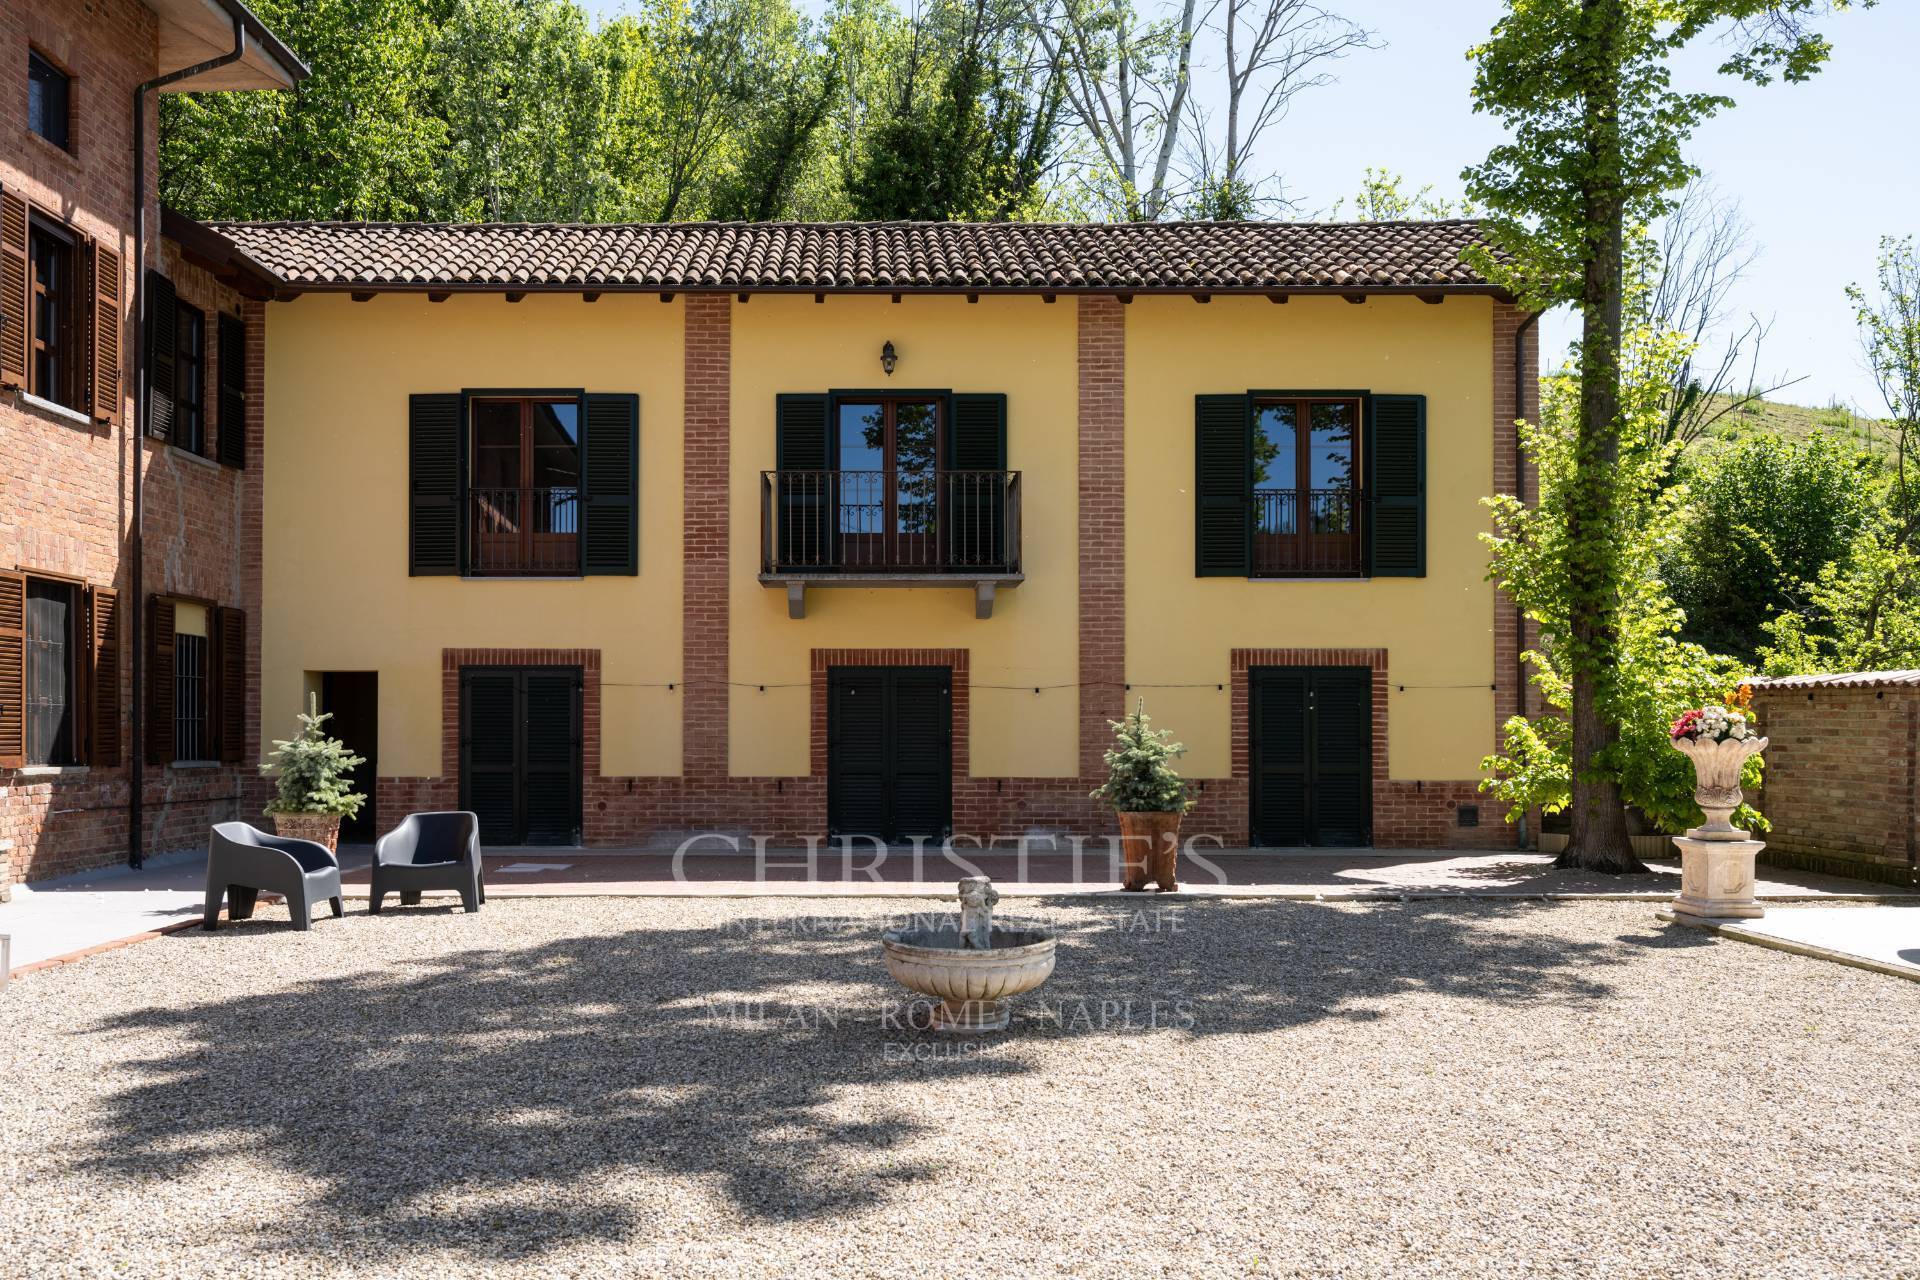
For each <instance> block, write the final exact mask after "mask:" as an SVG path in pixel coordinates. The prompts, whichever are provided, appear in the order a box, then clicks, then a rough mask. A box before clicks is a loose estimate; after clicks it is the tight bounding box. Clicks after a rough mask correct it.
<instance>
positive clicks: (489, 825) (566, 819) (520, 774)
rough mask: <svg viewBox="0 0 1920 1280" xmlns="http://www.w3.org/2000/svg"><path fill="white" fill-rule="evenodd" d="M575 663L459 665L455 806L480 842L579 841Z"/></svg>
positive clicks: (578, 686) (578, 685)
mask: <svg viewBox="0 0 1920 1280" xmlns="http://www.w3.org/2000/svg"><path fill="white" fill-rule="evenodd" d="M581 684H582V679H581V674H580V668H578V667H463V668H461V670H460V806H461V807H462V808H463V809H468V810H471V811H472V812H473V813H475V814H477V815H478V816H479V818H480V839H481V841H482V843H485V844H495V845H500V844H506V845H513V844H561V845H573V844H579V843H580V773H581V767H580V742H581V735H580V689H581Z"/></svg>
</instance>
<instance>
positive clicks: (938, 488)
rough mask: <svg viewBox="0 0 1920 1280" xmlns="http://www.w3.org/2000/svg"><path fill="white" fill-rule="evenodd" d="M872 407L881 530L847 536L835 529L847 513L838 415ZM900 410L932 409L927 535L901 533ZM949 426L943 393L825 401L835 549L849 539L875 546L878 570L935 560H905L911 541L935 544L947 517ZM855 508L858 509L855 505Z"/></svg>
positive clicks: (868, 394) (845, 395)
mask: <svg viewBox="0 0 1920 1280" xmlns="http://www.w3.org/2000/svg"><path fill="white" fill-rule="evenodd" d="M864 404H877V405H879V406H880V414H881V424H882V430H883V431H884V432H885V436H884V439H883V441H882V444H881V455H882V457H883V459H884V461H883V463H882V466H881V468H880V474H881V475H882V476H883V477H885V479H884V480H883V482H882V485H881V502H880V506H881V512H880V530H879V532H878V533H877V534H876V533H873V532H871V531H862V532H860V533H856V534H849V533H848V532H847V531H846V530H845V529H842V528H841V527H840V514H839V513H840V512H841V511H844V510H846V509H847V506H848V503H847V501H846V491H845V487H844V486H845V484H846V479H845V477H846V475H847V468H846V467H845V466H844V465H842V464H843V459H842V458H841V457H840V411H841V410H842V409H843V408H845V407H846V406H848V405H864ZM902 405H932V406H933V505H934V512H933V528H932V530H930V531H925V532H916V533H909V532H906V531H904V530H902V529H901V528H900V451H899V436H898V428H899V422H900V407H901V406H902ZM952 423H953V392H952V391H950V390H942V391H904V390H903V391H893V390H888V391H834V392H831V393H829V394H828V396H827V447H828V449H829V450H830V452H831V453H832V462H833V467H832V468H831V470H832V473H833V475H834V476H835V477H837V479H836V482H835V492H836V493H837V494H838V495H839V505H838V506H837V507H836V508H835V510H834V512H833V514H832V515H831V516H829V519H830V520H831V521H832V522H833V528H834V533H833V537H834V540H835V542H836V544H845V543H846V542H847V540H848V539H849V538H852V537H864V538H870V539H873V540H874V541H875V543H876V546H875V553H876V554H875V555H874V556H873V557H872V561H873V563H875V564H880V565H895V564H909V563H916V562H918V561H919V560H925V559H928V558H929V555H930V554H931V555H932V556H933V558H937V554H936V553H927V552H922V553H921V554H920V555H918V556H913V555H909V554H908V551H907V548H908V547H909V546H910V545H911V544H910V542H909V540H910V539H922V540H928V539H932V538H937V537H938V536H939V533H940V531H941V530H944V529H945V528H946V521H947V514H948V513H947V512H946V511H944V510H942V508H943V507H944V505H945V504H944V503H943V502H942V490H943V489H944V487H945V486H944V485H943V484H942V482H941V477H942V476H943V475H945V474H946V472H947V471H948V470H949V468H948V466H947V435H948V433H949V432H950V431H951V430H952ZM854 505H855V506H858V505H859V504H854Z"/></svg>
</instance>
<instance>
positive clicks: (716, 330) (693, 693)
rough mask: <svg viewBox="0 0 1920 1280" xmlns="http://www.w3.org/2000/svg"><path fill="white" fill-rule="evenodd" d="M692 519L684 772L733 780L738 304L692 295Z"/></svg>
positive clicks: (687, 540)
mask: <svg viewBox="0 0 1920 1280" xmlns="http://www.w3.org/2000/svg"><path fill="white" fill-rule="evenodd" d="M683 305H684V306H685V308H686V430H685V440H684V443H683V449H684V453H685V463H684V467H683V470H682V477H683V485H682V487H683V490H684V493H685V499H684V500H685V504H686V515H685V519H684V534H683V539H684V541H683V548H684V550H683V555H684V572H685V583H684V586H683V588H682V589H683V592H684V596H683V599H682V604H681V636H680V647H681V654H682V657H681V674H682V678H683V679H684V680H685V681H686V686H685V689H684V696H683V697H682V699H681V708H682V710H681V716H682V720H681V730H680V734H681V749H680V759H681V770H682V772H683V773H684V775H685V777H686V779H687V780H688V781H689V782H691V781H693V780H695V779H701V780H708V779H723V778H725V777H726V776H727V768H728V765H727V707H728V699H727V663H728V654H727V649H728V646H727V639H728V636H727V628H728V625H729V619H728V606H727V538H728V536H729V530H730V521H729V520H728V510H727V502H728V491H727V490H728V486H727V466H728V457H729V453H730V450H729V436H730V434H731V431H732V410H731V407H730V406H731V395H732V389H731V380H732V367H731V366H732V350H733V309H732V308H733V300H732V299H731V298H729V297H728V296H727V295H726V294H687V295H685V297H684V298H683Z"/></svg>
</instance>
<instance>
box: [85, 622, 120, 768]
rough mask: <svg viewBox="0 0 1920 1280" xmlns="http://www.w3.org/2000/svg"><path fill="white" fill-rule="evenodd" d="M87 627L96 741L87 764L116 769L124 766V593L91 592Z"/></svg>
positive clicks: (92, 745) (94, 736) (89, 749)
mask: <svg viewBox="0 0 1920 1280" xmlns="http://www.w3.org/2000/svg"><path fill="white" fill-rule="evenodd" d="M87 626H88V630H89V631H90V632H91V633H92V637H91V638H92V644H93V652H92V659H93V663H92V669H91V673H90V677H89V681H88V689H89V692H90V693H91V695H92V699H93V707H92V723H93V740H92V742H91V744H90V745H89V747H88V750H87V763H88V764H92V765H98V766H100V767H101V768H106V769H112V768H115V767H117V766H118V765H119V764H120V593H119V592H118V591H115V590H114V589H113V588H111V587H90V588H88V590H87Z"/></svg>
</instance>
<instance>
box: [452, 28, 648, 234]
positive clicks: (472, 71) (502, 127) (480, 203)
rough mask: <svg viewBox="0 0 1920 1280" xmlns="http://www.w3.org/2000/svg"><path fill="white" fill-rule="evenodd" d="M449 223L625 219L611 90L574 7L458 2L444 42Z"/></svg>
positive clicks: (598, 53)
mask: <svg viewBox="0 0 1920 1280" xmlns="http://www.w3.org/2000/svg"><path fill="white" fill-rule="evenodd" d="M434 49H435V54H436V65H437V67H438V68H439V74H438V76H437V77H436V84H437V86H438V88H437V94H436V96H437V99H438V101H437V106H436V110H437V113H438V115H439V116H440V118H441V119H442V120H443V121H444V122H445V129H446V133H447V138H448V146H447V147H446V149H445V150H444V151H443V152H442V153H441V157H440V182H439V186H440V202H439V203H440V207H441V209H442V210H443V211H444V215H445V216H446V217H449V218H453V219H457V220H461V221H476V222H581V221H592V220H596V219H602V218H609V217H619V216H620V215H621V213H622V212H623V205H624V202H623V201H621V200H620V199H619V197H618V194H617V192H616V190H615V183H614V179H613V175H612V173H611V172H610V171H609V169H608V165H607V157H606V152H605V150H604V149H603V148H602V146H601V145H600V140H601V138H603V137H604V136H605V134H606V129H607V125H608V116H609V110H610V107H611V104H612V99H613V85H612V81H611V76H610V74H609V68H608V64H607V61H606V59H605V58H603V57H602V56H601V51H600V49H599V47H598V45H597V44H596V42H595V40H594V38H593V36H592V34H591V33H590V32H589V31H588V30H587V24H586V16H585V14H583V13H582V12H581V11H580V9H579V8H578V7H577V6H575V5H574V4H572V3H570V0H455V2H454V5H453V10H452V13H451V14H450V15H449V17H448V19H447V21H446V23H445V24H444V25H443V27H442V28H441V32H440V36H439V38H438V39H437V40H436V41H435V43H434Z"/></svg>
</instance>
